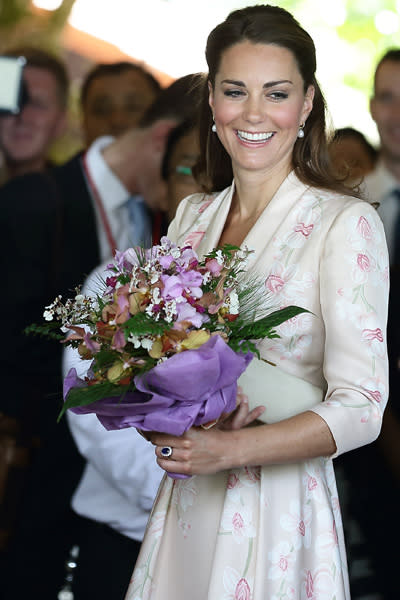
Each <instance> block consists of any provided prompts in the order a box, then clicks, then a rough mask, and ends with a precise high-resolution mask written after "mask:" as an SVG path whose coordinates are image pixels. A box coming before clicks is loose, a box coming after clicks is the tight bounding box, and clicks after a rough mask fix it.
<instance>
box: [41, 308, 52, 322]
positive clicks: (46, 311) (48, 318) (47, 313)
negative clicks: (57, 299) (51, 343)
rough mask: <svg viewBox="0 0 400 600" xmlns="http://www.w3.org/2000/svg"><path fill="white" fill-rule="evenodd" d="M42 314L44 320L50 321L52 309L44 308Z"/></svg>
mask: <svg viewBox="0 0 400 600" xmlns="http://www.w3.org/2000/svg"><path fill="white" fill-rule="evenodd" d="M43 316H44V318H45V320H46V321H52V320H53V317H54V312H53V311H52V310H45V311H44V313H43Z"/></svg>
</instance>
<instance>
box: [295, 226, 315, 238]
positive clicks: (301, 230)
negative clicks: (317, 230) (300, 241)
mask: <svg viewBox="0 0 400 600" xmlns="http://www.w3.org/2000/svg"><path fill="white" fill-rule="evenodd" d="M313 229H314V225H313V224H311V225H305V224H304V223H298V224H297V225H296V227H295V228H294V230H295V232H296V233H301V234H302V235H304V237H305V238H308V236H309V235H310V233H311V232H312V230H313Z"/></svg>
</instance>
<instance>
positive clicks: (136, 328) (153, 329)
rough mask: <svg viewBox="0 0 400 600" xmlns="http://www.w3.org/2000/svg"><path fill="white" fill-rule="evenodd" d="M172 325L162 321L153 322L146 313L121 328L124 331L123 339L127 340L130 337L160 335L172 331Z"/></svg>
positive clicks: (133, 317) (128, 321) (130, 320)
mask: <svg viewBox="0 0 400 600" xmlns="http://www.w3.org/2000/svg"><path fill="white" fill-rule="evenodd" d="M172 325H173V324H172V323H168V322H167V321H165V320H164V319H160V321H154V320H153V319H152V318H151V317H149V316H148V315H146V313H142V312H141V313H137V314H136V315H133V316H132V317H131V318H130V319H128V320H127V321H125V323H123V324H122V325H121V328H122V329H124V333H125V339H128V337H129V336H130V335H136V336H140V335H144V336H147V335H149V336H158V335H162V334H163V333H164V332H165V331H169V330H170V329H172Z"/></svg>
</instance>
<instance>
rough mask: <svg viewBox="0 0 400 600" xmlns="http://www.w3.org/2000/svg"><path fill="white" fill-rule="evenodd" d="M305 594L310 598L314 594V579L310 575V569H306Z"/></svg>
mask: <svg viewBox="0 0 400 600" xmlns="http://www.w3.org/2000/svg"><path fill="white" fill-rule="evenodd" d="M306 594H307V598H312V597H313V596H314V581H313V578H312V575H311V571H307V578H306Z"/></svg>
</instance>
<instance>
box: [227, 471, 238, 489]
mask: <svg viewBox="0 0 400 600" xmlns="http://www.w3.org/2000/svg"><path fill="white" fill-rule="evenodd" d="M238 485H239V477H238V476H237V475H236V473H230V474H229V477H228V485H227V487H228V490H233V488H235V487H237V486H238Z"/></svg>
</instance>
